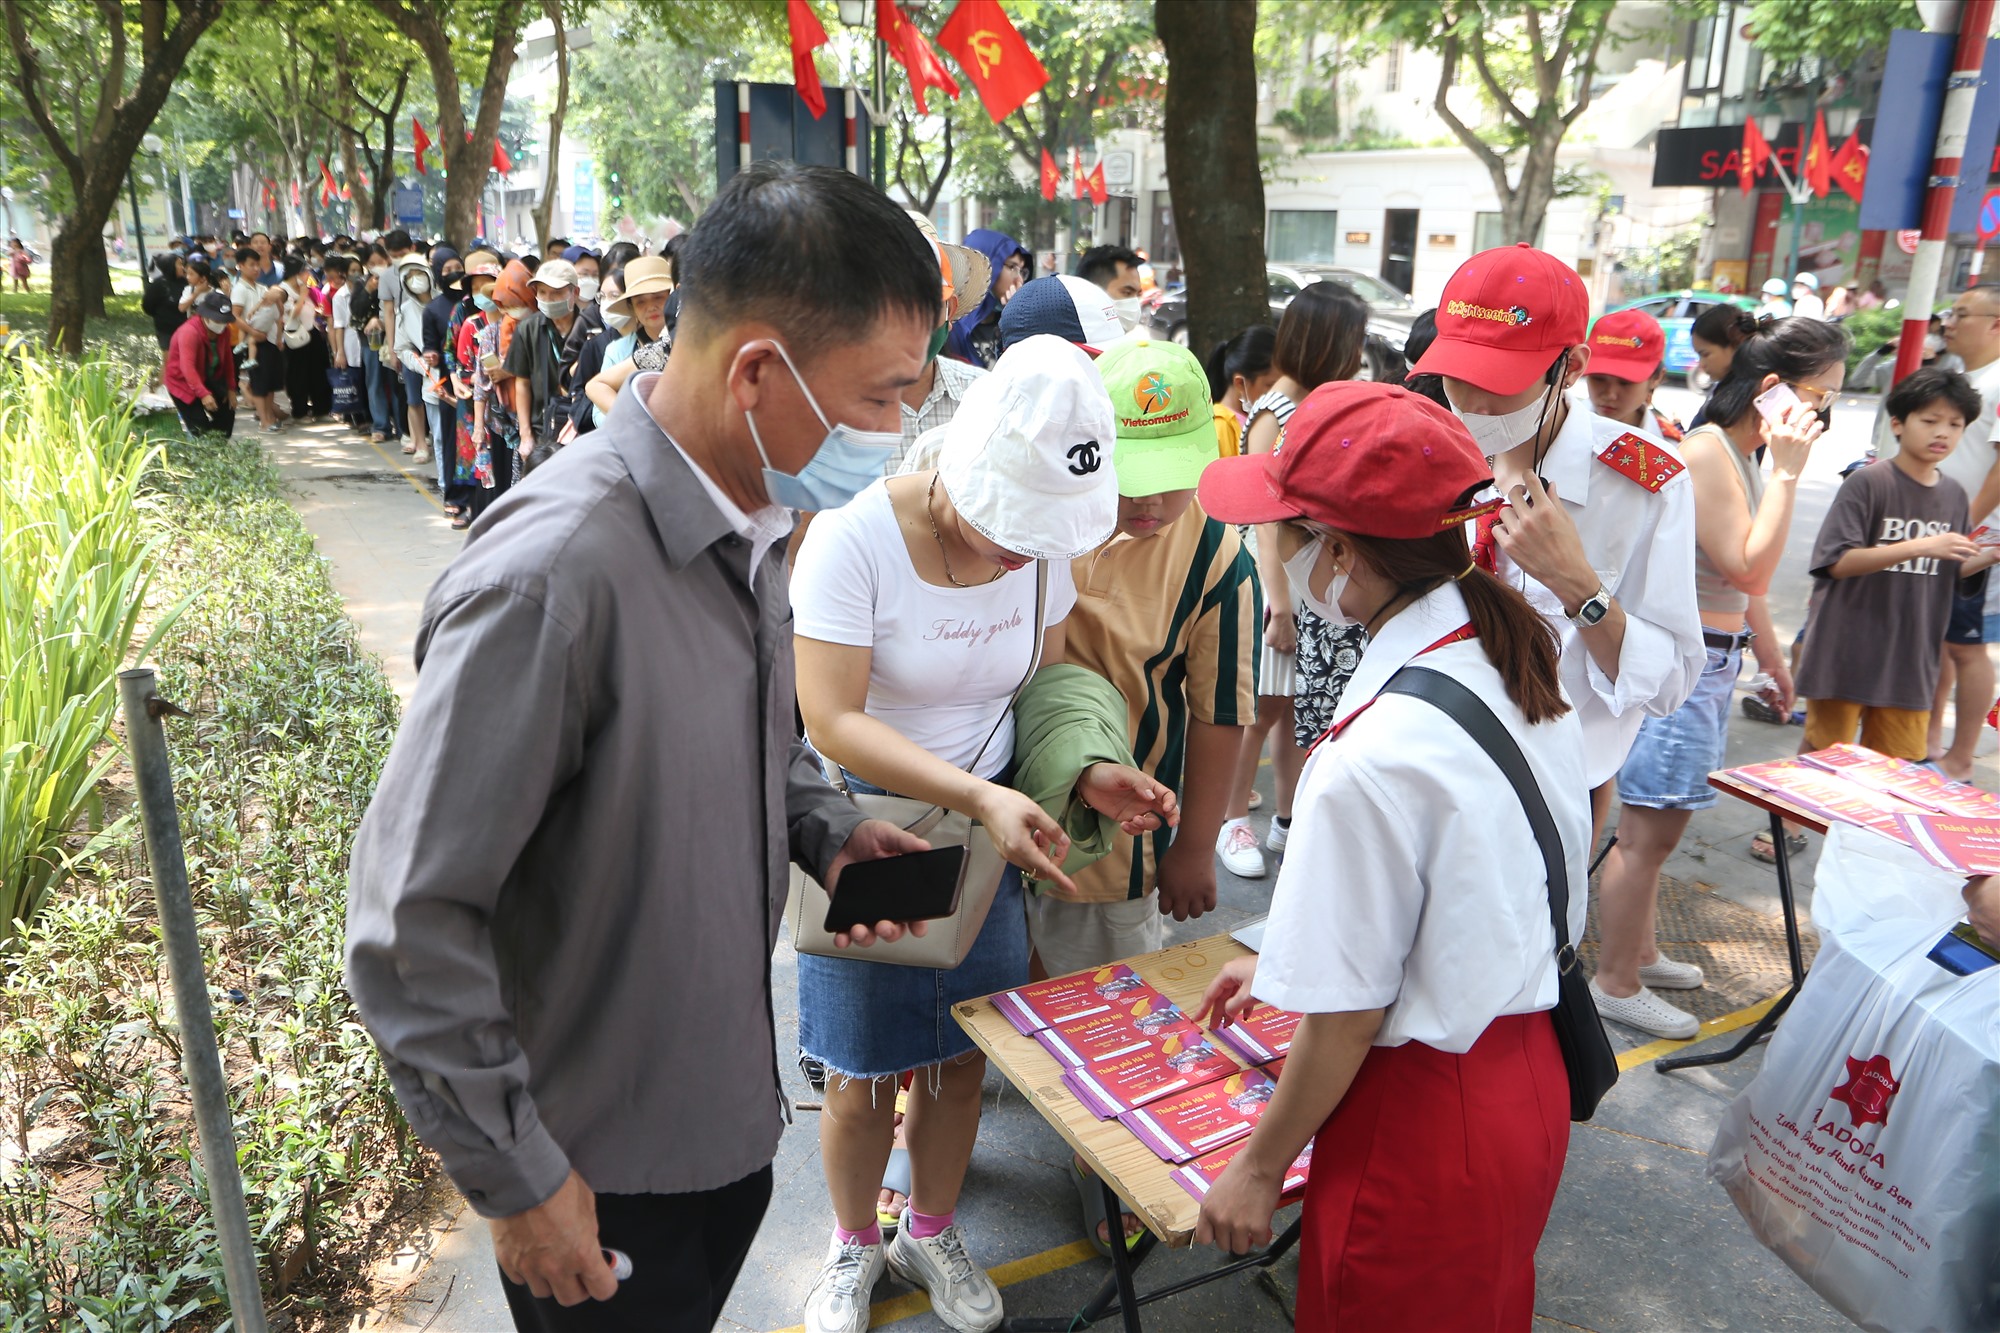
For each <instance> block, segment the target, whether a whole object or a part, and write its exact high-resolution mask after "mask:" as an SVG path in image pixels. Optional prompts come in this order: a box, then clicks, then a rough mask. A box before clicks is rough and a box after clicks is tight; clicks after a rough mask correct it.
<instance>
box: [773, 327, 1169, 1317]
mask: <svg viewBox="0 0 2000 1333" xmlns="http://www.w3.org/2000/svg"><path fill="white" fill-rule="evenodd" d="M808 391H809V390H808ZM943 430H944V431H945V432H946V434H945V438H944V444H943V448H942V450H941V452H940V453H939V456H938V466H937V468H936V469H935V470H933V471H927V472H916V473H910V474H903V475H898V476H894V477H890V478H887V479H886V480H884V481H878V482H876V483H874V484H873V485H871V486H870V487H868V489H867V490H865V491H863V492H862V493H861V494H860V495H858V496H856V497H855V498H854V499H853V500H852V501H850V502H849V503H847V504H846V505H843V506H841V507H839V508H837V509H829V510H826V511H824V512H822V513H820V514H819V515H818V516H817V517H816V518H815V519H814V521H813V524H812V526H811V527H810V528H809V529H808V530H807V531H806V535H805V538H804V540H803V542H802V543H801V545H800V547H799V553H798V563H797V567H796V569H795V570H794V572H793V575H792V605H793V609H794V614H795V616H796V618H797V619H796V625H795V629H796V634H797V652H798V695H799V709H800V712H801V713H802V714H803V715H804V718H805V724H806V734H807V737H808V739H809V740H810V742H811V743H812V745H813V748H814V749H816V750H817V751H818V752H819V754H820V755H821V756H822V758H823V760H824V761H825V762H826V763H827V764H828V766H829V768H832V767H834V766H837V767H838V768H839V770H840V774H841V776H842V777H843V779H844V781H845V783H846V786H847V788H848V790H849V791H852V792H857V793H866V792H889V793H893V794H895V795H898V796H907V797H913V798H916V799H918V800H922V801H927V802H931V803H933V804H936V805H941V806H944V807H946V808H947V809H950V810H954V811H958V812H960V813H963V814H967V815H970V816H972V817H973V818H975V819H977V820H978V821H979V822H980V824H982V825H983V826H984V828H985V832H986V836H988V837H990V838H991V839H992V841H993V845H994V846H995V847H996V848H997V849H998V850H999V852H1000V854H1001V855H1002V856H1003V857H1004V858H1005V859H1006V860H1007V861H1008V862H1009V863H1010V864H1009V868H1008V870H1007V871H1006V873H1005V874H1004V875H1003V877H1002V879H1001V883H1000V889H999V893H998V895H997V896H996V897H995V898H994V900H993V905H992V908H991V910H990V912H989V913H988V915H987V918H986V923H985V926H984V927H983V928H982V929H981V931H980V933H979V936H978V938H977V940H976V941H975V942H974V944H973V946H972V949H971V952H970V953H969V954H968V955H967V956H966V958H965V960H964V961H963V962H962V963H961V964H960V965H959V966H958V967H956V968H954V969H952V970H950V971H934V970H930V969H924V968H916V967H900V966H893V965H887V964H882V963H875V962H869V961H866V960H863V959H859V958H855V959H848V958H828V957H819V956H814V955H810V954H801V955H800V957H799V1046H800V1048H801V1050H802V1051H803V1052H804V1053H805V1055H806V1056H807V1057H809V1058H811V1059H814V1060H817V1061H818V1062H819V1063H821V1064H822V1065H824V1066H825V1067H826V1069H827V1080H826V1102H825V1111H824V1113H823V1114H822V1115H821V1117H820V1153H821V1157H822V1165H823V1167H824V1169H825V1171H826V1179H827V1189H828V1192H829V1193H830V1194H831V1195H832V1197H833V1207H834V1219H835V1229H834V1235H833V1239H832V1241H831V1244H830V1246H829V1249H828V1252H827V1257H826V1260H825V1263H824V1266H823V1267H822V1268H821V1271H820V1274H819V1277H818V1278H817V1279H816V1280H815V1281H814V1283H813V1286H812V1289H811V1291H810V1293H809V1294H808V1296H807V1300H806V1311H805V1315H806V1317H805V1326H806V1328H807V1329H809V1330H811V1331H812V1333H848V1331H850V1330H851V1331H852V1333H861V1330H865V1329H866V1328H867V1327H868V1309H869V1292H870V1291H871V1290H872V1288H873V1287H874V1285H875V1281H876V1279H877V1278H879V1277H880V1276H881V1274H882V1271H883V1269H884V1267H885V1266H887V1267H888V1268H891V1269H893V1270H894V1271H895V1272H896V1273H897V1275H898V1276H900V1277H902V1278H904V1279H905V1280H907V1281H909V1282H911V1283H913V1284H915V1285H918V1286H921V1287H923V1288H924V1289H925V1290H927V1291H928V1292H929V1293H930V1296H931V1300H932V1302H933V1304H934V1305H935V1307H936V1308H937V1310H938V1312H939V1314H940V1315H941V1316H942V1317H943V1318H944V1319H945V1321H946V1322H947V1323H949V1324H950V1325H951V1326H952V1327H953V1328H956V1329H962V1330H985V1329H990V1328H993V1327H995V1326H997V1325H998V1324H999V1322H1000V1319H1001V1313H1002V1311H1001V1302H1000V1293H999V1290H998V1289H997V1288H996V1287H995V1286H994V1284H993V1282H992V1279H990V1278H989V1277H988V1276H987V1275H986V1273H985V1271H984V1270H983V1269H981V1268H980V1267H979V1266H978V1265H976V1264H974V1263H973V1262H972V1261H971V1259H970V1258H969V1257H968V1256H967V1254H966V1250H965V1243H964V1239H963V1237H962V1236H961V1234H960V1231H959V1228H958V1226H957V1224H956V1221H955V1218H954V1212H955V1209H956V1208H957V1205H958V1194H959V1189H960V1186H961V1185H962V1183H963V1181H964V1178H965V1171H966V1165H967V1163H968V1162H969V1161H970V1159H971V1156H972V1144H973V1140H974V1138H975V1137H976V1136H977V1135H978V1132H979V1089H980V1083H981V1081H982V1079H983V1078H984V1076H985V1068H986V1066H985V1061H984V1059H983V1058H982V1057H981V1056H980V1055H979V1053H978V1051H977V1050H976V1049H975V1048H974V1047H973V1045H972V1043H971V1041H970V1039H969V1038H967V1037H966V1036H965V1034H964V1032H963V1031H962V1030H961V1029H960V1028H959V1027H958V1025H957V1024H956V1023H955V1022H954V1021H953V1020H952V1017H951V1014H950V1008H951V1006H952V1005H953V1004H955V1003H958V1002H959V1001H962V1000H968V999H972V998H974V997H977V996H981V995H987V994H991V993H992V992H994V991H998V990H1005V989H1007V988H1009V987H1012V986H1018V985H1021V984H1022V983H1024V982H1025V981H1027V979H1028V936H1027V923H1026V917H1025V912H1024V906H1023V903H1022V897H1021V893H1022V889H1021V871H1022V870H1027V871H1029V872H1031V873H1032V874H1033V875H1035V877H1036V878H1038V879H1044V880H1053V881H1055V882H1057V883H1061V884H1063V885H1065V886H1068V885H1069V881H1068V879H1067V878H1066V877H1065V876H1064V875H1063V873H1062V871H1061V869H1060V866H1061V864H1062V861H1063V857H1064V855H1065V854H1066V852H1067V850H1068V839H1067V838H1066V837H1065V836H1064V834H1063V833H1062V830H1061V828H1060V826H1059V825H1058V824H1057V823H1056V821H1055V820H1053V819H1051V818H1050V817H1049V816H1048V814H1046V813H1045V812H1044V811H1043V810H1042V808H1041V807H1040V806H1039V805H1037V804H1035V802H1034V801H1032V800H1031V799H1029V798H1028V797H1027V796H1025V795H1023V794H1021V793H1020V792H1018V791H1015V790H1013V789H1012V788H1011V787H1009V786H1008V785H1007V777H1008V771H1009V769H1010V768H1011V766H1012V760H1013V752H1014V745H1013V725H1012V699H1013V696H1014V693H1015V691H1016V689H1017V688H1018V687H1019V686H1020V684H1021V683H1022V681H1023V680H1025V679H1026V677H1027V676H1028V674H1029V673H1030V672H1031V671H1032V670H1035V669H1038V667H1041V666H1054V665H1057V664H1059V663H1061V662H1062V661H1063V618H1064V617H1065V616H1066V615H1068V613H1069V609H1070V607H1071V606H1072V605H1073V604H1074V603H1075V601H1076V591H1075V587H1074V585H1073V584H1072V583H1071V580H1070V566H1069V562H1070V560H1071V559H1073V558H1075V557H1077V556H1080V555H1083V554H1084V553H1086V552H1088V551H1091V550H1093V549H1095V548H1096V547H1098V546H1100V545H1102V544H1103V543H1104V541H1105V540H1106V539H1108V538H1109V537H1110V536H1111V533H1112V530H1113V528H1114V527H1115V526H1116V523H1117V515H1118V485H1117V478H1116V474H1115V472H1114V471H1113V469H1112V464H1111V449H1112V445H1113V443H1114V441H1115V438H1116V423H1115V421H1114V419H1113V413H1112V405H1111V401H1110V398H1109V397H1108V395H1107V394H1106V393H1105V390H1104V385H1103V382H1102V381H1101V380H1100V379H1099V378H1098V376H1097V373H1096V371H1095V370H1094V369H1093V367H1092V365H1091V362H1090V358H1089V357H1088V356H1087V355H1085V353H1084V352H1083V351H1082V350H1081V349H1080V348H1077V347H1075V346H1073V345H1071V344H1070V343H1067V342H1065V341H1063V340H1062V339H1060V338H1056V337H1051V336H1041V337H1036V338H1030V339H1028V340H1026V341H1025V342H1022V343H1020V344H1018V345H1017V346H1015V347H1014V348H1012V349H1011V350H1009V351H1008V353H1007V354H1006V355H1005V356H1004V357H1002V358H1001V359H1000V361H999V363H998V365H997V366H996V368H995V369H994V372H993V373H992V374H991V375H988V376H985V377H982V378H981V379H979V380H978V381H977V382H976V383H975V384H973V385H972V387H970V388H969V389H967V391H966V397H965V401H964V404H963V406H962V407H961V409H960V411H959V413H958V415H957V416H956V417H954V418H953V420H952V422H951V423H950V424H948V425H947V426H945V427H943ZM1038 562H1040V563H1043V564H1045V565H1046V569H1045V570H1044V571H1042V576H1038V572H1037V570H1036V565H1037V563H1038ZM1043 583H1045V584H1046V592H1045V595H1044V596H1043V599H1042V604H1041V605H1040V606H1039V607H1038V606H1037V603H1036V598H1037V589H1038V587H1041V586H1042V584H1043ZM1038 624H1039V625H1041V626H1042V627H1043V631H1042V634H1041V636H1040V641H1039V642H1037V641H1036V633H1035V630H1036V626H1037V625H1038ZM1076 790H1077V792H1078V794H1079V795H1080V796H1081V797H1082V799H1083V800H1084V802H1085V803H1086V804H1088V805H1089V806H1090V807H1091V808H1092V809H1094V810H1097V811H1098V812H1100V813H1102V814H1106V815H1110V816H1112V817H1115V818H1117V819H1119V820H1120V821H1121V823H1123V825H1124V827H1125V829H1126V831H1127V832H1128V833H1134V834H1137V833H1142V832H1146V831H1150V830H1153V829H1157V828H1159V827H1160V821H1161V820H1165V821H1166V822H1168V823H1173V822H1175V814H1174V810H1175V802H1174V797H1173V793H1172V792H1170V791H1168V790H1167V789H1166V788H1164V787H1162V786H1160V785H1158V784H1156V783H1154V782H1153V781H1152V779H1150V778H1148V777H1146V776H1145V775H1144V774H1143V773H1140V772H1138V771H1137V770H1135V769H1132V768H1130V767H1128V766H1126V765H1122V764H1096V765H1093V766H1091V767H1090V768H1087V769H1085V770H1084V771H1083V773H1081V774H1079V775H1078V778H1077V783H1076ZM912 1071H916V1073H917V1077H916V1078H915V1080H914V1082H913V1085H912V1087H911V1089H910V1097H909V1109H908V1112H907V1114H906V1116H905V1119H904V1124H903V1133H904V1138H905V1141H906V1143H907V1145H908V1151H909V1156H910V1172H911V1180H910V1190H909V1205H908V1207H907V1208H906V1209H905V1210H904V1211H903V1213H902V1215H901V1218H900V1224H899V1226H898V1228H897V1232H896V1235H895V1238H894V1240H893V1242H891V1243H889V1244H885V1243H884V1240H883V1227H882V1225H881V1224H880V1222H879V1221H878V1218H877V1202H878V1199H879V1196H880V1191H881V1188H882V1180H883V1169H884V1167H885V1165H886V1164H887V1162H888V1160H889V1152H890V1147H891V1143H892V1139H893V1135H894V1115H895V1102H896V1087H897V1083H898V1081H899V1080H900V1078H901V1077H902V1076H903V1075H904V1074H906V1073H910V1072H912Z"/></svg>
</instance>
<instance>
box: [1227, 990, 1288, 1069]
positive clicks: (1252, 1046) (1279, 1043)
mask: <svg viewBox="0 0 2000 1333" xmlns="http://www.w3.org/2000/svg"><path fill="white" fill-rule="evenodd" d="M1301 1017H1302V1015H1299V1014H1294V1013H1289V1012H1287V1011H1285V1010H1283V1009H1274V1008H1272V1007H1271V1006H1270V1005H1268V1004H1264V1003H1262V1002H1259V1003H1257V1004H1254V1005H1252V1006H1251V1007H1250V1008H1249V1009H1246V1010H1245V1011H1244V1012H1243V1013H1242V1014H1241V1015H1239V1016H1238V1017H1236V1018H1233V1019H1231V1020H1230V1021H1229V1024H1228V1026H1227V1027H1219V1028H1217V1029H1215V1032H1214V1036H1215V1039H1216V1040H1217V1041H1219V1042H1221V1043H1222V1044H1223V1045H1224V1046H1227V1047H1228V1048H1229V1049H1230V1050H1232V1051H1234V1052H1236V1053H1237V1054H1238V1055H1240V1056H1242V1057H1243V1058H1244V1059H1245V1060H1248V1061H1249V1062H1250V1063H1251V1064H1253V1065H1266V1064H1269V1063H1271V1061H1273V1060H1275V1059H1277V1058H1278V1057H1279V1056H1281V1055H1283V1054H1284V1053H1285V1052H1286V1051H1289V1050H1291V1049H1292V1033H1294V1032H1295V1031H1297V1030H1298V1026H1299V1019H1300V1018H1301Z"/></svg>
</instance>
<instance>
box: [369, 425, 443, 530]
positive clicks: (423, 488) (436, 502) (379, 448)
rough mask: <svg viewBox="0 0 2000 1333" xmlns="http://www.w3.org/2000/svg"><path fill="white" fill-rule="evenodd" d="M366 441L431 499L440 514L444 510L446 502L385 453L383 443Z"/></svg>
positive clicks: (385, 460)
mask: <svg viewBox="0 0 2000 1333" xmlns="http://www.w3.org/2000/svg"><path fill="white" fill-rule="evenodd" d="M366 443H367V445H368V447H369V448H370V449H373V450H374V451H375V456H376V457H377V458H379V459H381V460H382V461H383V462H385V463H387V464H388V465H389V466H390V468H391V469H392V470H394V472H395V473H396V475H397V476H399V477H401V478H402V479H403V480H404V481H407V482H409V483H410V489H411V490H413V491H415V492H416V493H417V494H418V495H421V496H423V497H424V499H425V500H427V501H429V502H430V504H431V505H432V507H434V508H435V509H436V510H437V511H438V512H439V513H440V514H442V513H443V512H444V502H443V501H442V500H440V499H438V498H437V497H436V496H435V495H432V494H431V492H430V488H429V487H428V486H425V485H424V484H423V483H422V482H420V481H418V480H417V479H416V478H415V477H413V476H411V475H410V474H409V473H408V472H407V471H405V470H404V469H403V467H402V465H401V464H399V463H398V462H396V460H395V459H393V458H391V457H389V455H387V454H385V453H383V452H382V446H381V445H379V444H377V443H375V441H373V440H368V441H367V442H366Z"/></svg>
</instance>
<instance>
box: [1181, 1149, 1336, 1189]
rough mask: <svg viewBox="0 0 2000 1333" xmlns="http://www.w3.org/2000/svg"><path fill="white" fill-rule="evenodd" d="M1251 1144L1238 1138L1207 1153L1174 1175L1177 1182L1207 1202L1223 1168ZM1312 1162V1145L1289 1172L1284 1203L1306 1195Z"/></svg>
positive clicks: (1286, 1179)
mask: <svg viewBox="0 0 2000 1333" xmlns="http://www.w3.org/2000/svg"><path fill="white" fill-rule="evenodd" d="M1248 1142H1249V1140H1248V1139H1238V1140H1237V1141H1236V1142H1234V1143H1232V1144H1230V1145H1229V1146H1228V1147H1226V1148H1217V1149H1216V1150H1215V1151H1214V1152H1210V1153H1203V1154H1202V1155H1201V1156H1200V1157H1197V1158H1195V1159H1194V1160H1193V1161H1192V1162H1189V1163H1188V1164H1187V1165H1186V1166H1184V1167H1181V1168H1180V1169H1179V1170H1177V1171H1175V1172H1174V1183H1175V1184H1177V1185H1179V1186H1180V1187H1181V1188H1182V1189H1184V1190H1186V1191H1187V1192H1188V1193H1189V1194H1192V1195H1194V1197H1195V1198H1197V1199H1206V1198H1207V1197H1208V1192H1209V1190H1211V1189H1213V1188H1214V1187H1215V1182H1216V1181H1217V1180H1219V1179H1221V1178H1222V1171H1223V1168H1224V1167H1226V1166H1228V1165H1229V1163H1230V1162H1231V1161H1233V1160H1235V1157H1236V1154H1237V1153H1240V1152H1242V1151H1243V1147H1244V1145H1245V1144H1246V1143H1248ZM1312 1160H1313V1146H1312V1144H1310V1143H1308V1144H1306V1147H1305V1151H1304V1152H1302V1153H1300V1154H1299V1155H1298V1159H1297V1160H1296V1161H1294V1162H1293V1163H1292V1165H1291V1168H1290V1169H1289V1170H1287V1171H1286V1172H1285V1183H1284V1187H1283V1189H1282V1190H1281V1192H1280V1193H1279V1195H1278V1198H1279V1199H1280V1200H1281V1201H1284V1202H1288V1203H1289V1202H1292V1201H1294V1200H1296V1199H1297V1198H1298V1197H1299V1196H1300V1195H1301V1194H1303V1193H1305V1189H1306V1177H1307V1175H1308V1174H1309V1173H1310V1172H1311V1171H1312Z"/></svg>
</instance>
